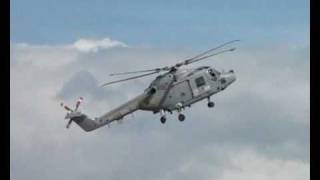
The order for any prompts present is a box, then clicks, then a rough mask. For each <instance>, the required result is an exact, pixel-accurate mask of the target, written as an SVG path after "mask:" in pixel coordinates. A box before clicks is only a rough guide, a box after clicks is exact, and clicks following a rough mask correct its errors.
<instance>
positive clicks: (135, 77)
mask: <svg viewBox="0 0 320 180" xmlns="http://www.w3.org/2000/svg"><path fill="white" fill-rule="evenodd" d="M156 73H159V72H158V71H156V72H152V73H147V74H142V75H139V76H133V77H130V78H126V79H120V80H116V81H111V82H108V83H104V84H103V85H101V86H100V87H103V86H107V85H109V84H114V83H118V82H123V81H129V80H132V79H138V78H141V77H144V76H149V75H152V74H156Z"/></svg>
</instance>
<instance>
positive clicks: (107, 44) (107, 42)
mask: <svg viewBox="0 0 320 180" xmlns="http://www.w3.org/2000/svg"><path fill="white" fill-rule="evenodd" d="M73 46H74V47H75V48H77V49H78V50H80V51H83V52H98V50H102V49H108V48H112V47H127V46H128V45H126V44H125V43H123V42H120V41H117V40H111V39H109V38H104V39H102V40H93V39H79V40H77V41H76V42H75V43H74V44H73Z"/></svg>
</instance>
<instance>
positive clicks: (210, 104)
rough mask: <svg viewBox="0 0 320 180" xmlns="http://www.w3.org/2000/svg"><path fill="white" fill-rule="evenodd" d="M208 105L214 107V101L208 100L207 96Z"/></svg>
mask: <svg viewBox="0 0 320 180" xmlns="http://www.w3.org/2000/svg"><path fill="white" fill-rule="evenodd" d="M208 107H209V108H213V107H214V102H212V101H210V97H208Z"/></svg>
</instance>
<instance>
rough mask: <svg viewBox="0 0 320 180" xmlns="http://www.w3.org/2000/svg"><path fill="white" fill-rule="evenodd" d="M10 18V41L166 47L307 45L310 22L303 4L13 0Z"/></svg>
mask: <svg viewBox="0 0 320 180" xmlns="http://www.w3.org/2000/svg"><path fill="white" fill-rule="evenodd" d="M10 18H11V20H10V27H11V41H12V42H29V43H34V44H61V43H72V42H74V41H76V40H78V39H80V38H98V39H100V38H104V37H112V38H114V39H117V40H120V41H123V42H126V43H128V44H131V45H135V46H159V47H168V46H169V47H170V48H172V47H200V48H204V47H208V46H212V45H213V43H214V42H220V41H226V40H230V39H241V40H243V41H245V42H248V43H249V44H252V43H253V42H254V43H261V44H265V43H269V44H270V43H272V42H274V41H276V42H278V43H279V42H284V41H286V42H288V43H296V44H297V43H299V44H303V45H307V44H308V43H309V37H308V34H309V24H310V23H309V19H310V17H309V1H304V0H242V1H238V0H226V1H221V0H220V1H211V0H204V1H201V2H198V1H196V0H190V1H183V0H178V1H177V0H175V1H172V0H170V1H169V0H164V1H148V0H140V1H129V0H117V1H105V0H92V1H83V0H81V1H79V0H68V1H64V0H55V1H50V0H29V1H23V0H11V6H10Z"/></svg>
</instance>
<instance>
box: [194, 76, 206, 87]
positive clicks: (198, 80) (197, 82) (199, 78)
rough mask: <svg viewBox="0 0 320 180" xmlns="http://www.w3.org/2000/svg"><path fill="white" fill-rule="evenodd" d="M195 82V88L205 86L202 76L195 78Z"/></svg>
mask: <svg viewBox="0 0 320 180" xmlns="http://www.w3.org/2000/svg"><path fill="white" fill-rule="evenodd" d="M195 82H196V85H197V87H200V86H203V85H205V84H206V81H205V80H204V78H203V77H202V76H201V77H198V78H196V79H195Z"/></svg>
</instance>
